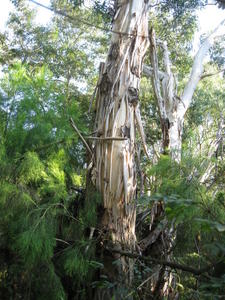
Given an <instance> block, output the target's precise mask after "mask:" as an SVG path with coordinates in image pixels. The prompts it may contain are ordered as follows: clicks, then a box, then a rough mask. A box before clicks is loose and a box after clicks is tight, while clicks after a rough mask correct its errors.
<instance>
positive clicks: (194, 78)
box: [179, 19, 225, 115]
mask: <svg viewBox="0 0 225 300" xmlns="http://www.w3.org/2000/svg"><path fill="white" fill-rule="evenodd" d="M224 22H225V19H224V20H223V21H222V22H221V23H220V24H219V25H218V26H217V27H216V28H215V29H214V30H213V32H212V33H211V34H210V35H209V36H208V37H207V38H206V39H205V41H204V42H203V44H202V45H201V47H200V48H199V50H198V52H197V54H196V56H195V58H194V63H193V66H192V70H191V74H190V78H189V81H188V83H187V85H186V86H185V89H184V92H183V95H182V97H181V98H182V101H183V103H184V104H185V107H183V106H181V105H180V106H179V110H180V113H181V114H182V115H184V114H185V113H186V111H187V109H188V107H189V106H190V103H191V99H192V96H193V94H194V91H195V89H196V87H197V84H198V82H199V80H200V79H201V75H202V73H203V62H204V59H205V57H206V55H207V54H208V52H209V49H210V48H211V46H212V45H213V42H214V38H215V34H216V32H217V30H218V29H219V28H220V26H221V25H223V23H224Z"/></svg>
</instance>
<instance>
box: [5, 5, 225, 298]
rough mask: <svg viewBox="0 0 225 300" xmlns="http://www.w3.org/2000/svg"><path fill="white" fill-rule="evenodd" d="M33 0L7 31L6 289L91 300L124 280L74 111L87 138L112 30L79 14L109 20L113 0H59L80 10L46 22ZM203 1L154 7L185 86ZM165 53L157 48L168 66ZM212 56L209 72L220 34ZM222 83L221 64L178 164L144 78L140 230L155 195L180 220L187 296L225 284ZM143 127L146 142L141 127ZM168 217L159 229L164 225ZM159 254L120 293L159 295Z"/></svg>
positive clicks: (196, 107)
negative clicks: (117, 271)
mask: <svg viewBox="0 0 225 300" xmlns="http://www.w3.org/2000/svg"><path fill="white" fill-rule="evenodd" d="M190 3H191V4H190ZM25 4H26V3H25V2H24V3H23V1H22V2H21V1H19V2H17V9H16V13H14V14H12V15H11V17H10V19H9V24H8V28H9V29H10V30H11V33H10V34H7V33H2V34H1V38H0V41H1V44H0V45H1V46H0V58H1V65H2V75H1V82H0V118H1V122H0V185H1V187H0V190H1V192H0V207H1V208H0V214H1V218H0V233H1V241H0V251H1V259H0V261H1V263H0V282H1V285H0V295H1V299H9V298H13V299H19V298H21V297H22V298H24V299H45V298H47V297H48V298H49V299H82V298H83V299H91V298H92V297H93V294H94V290H99V289H104V290H107V289H112V287H113V286H118V281H117V280H112V278H110V277H109V276H108V277H107V274H104V275H103V272H102V269H103V270H104V268H105V266H104V263H105V262H104V258H101V256H99V255H98V253H99V252H101V244H99V240H100V239H99V233H101V231H99V230H100V228H99V227H98V224H99V220H98V216H99V215H100V214H101V211H100V206H101V205H100V204H101V198H100V197H99V195H98V193H93V194H91V195H89V197H88V198H86V200H84V199H85V197H84V194H85V188H86V183H85V174H86V168H87V166H86V165H85V163H86V151H85V148H84V145H83V144H82V141H81V140H80V139H79V138H78V136H77V134H76V133H75V132H74V131H73V128H72V127H71V126H70V122H69V119H70V118H71V117H72V118H73V120H74V122H75V124H76V126H77V127H78V128H79V131H80V132H81V134H82V135H83V137H84V138H87V136H88V137H90V135H91V132H92V128H93V114H94V111H93V109H92V111H91V113H88V109H89V106H90V102H91V101H90V100H91V98H92V94H93V91H94V88H95V86H96V84H97V77H98V66H99V62H100V61H102V60H103V59H104V54H105V53H107V47H108V45H109V36H110V32H104V33H103V32H102V31H101V30H100V29H93V27H90V26H88V25H87V24H85V23H82V22H78V21H76V20H78V17H79V18H81V19H85V20H88V21H89V22H91V23H93V24H95V27H96V26H97V27H106V28H108V29H109V28H110V21H109V20H110V15H113V14H114V12H113V10H112V8H113V7H112V5H111V3H110V2H105V3H103V4H102V3H100V2H99V3H96V6H95V10H92V8H91V7H84V6H81V7H78V6H76V5H74V3H73V2H72V5H71V4H68V3H66V4H65V3H64V2H63V1H54V2H53V4H52V5H53V7H54V8H56V9H57V10H64V12H65V11H66V13H67V14H69V15H71V16H72V18H73V19H74V20H75V21H74V22H72V23H71V21H68V19H66V18H65V17H62V16H59V15H55V17H54V19H53V20H52V22H51V24H49V25H48V26H47V27H44V26H39V25H35V23H34V21H33V18H34V13H33V12H32V11H30V10H29V9H28V8H27V6H26V5H25ZM75 4H77V3H75ZM153 4H154V3H153ZM190 5H192V6H190ZM197 5H199V1H196V2H195V1H193V2H192V1H188V3H187V2H185V3H181V4H180V2H177V1H175V2H173V1H169V2H168V1H167V3H166V4H163V3H162V4H160V5H158V6H156V7H155V8H152V9H151V10H150V16H151V17H150V20H151V25H153V26H154V28H155V31H156V34H157V36H158V37H159V38H160V39H162V40H165V39H166V40H167V44H168V49H169V51H170V53H171V55H170V57H171V62H172V65H173V70H172V71H173V72H174V73H177V74H178V78H179V81H180V83H181V85H180V86H181V88H183V86H184V82H185V77H186V76H187V74H188V73H189V71H190V68H191V65H192V62H193V59H192V57H191V55H190V52H189V50H190V45H191V40H192V37H193V33H194V32H195V30H196V28H197V25H196V18H195V16H193V12H194V10H193V8H194V7H196V6H197ZM74 7H75V8H74ZM218 42H219V40H218ZM148 57H149V55H146V63H147V64H148ZM161 57H162V53H161V52H159V54H158V60H159V67H161V66H162V64H161ZM211 57H212V60H211V61H210V62H208V63H207V64H206V66H205V67H206V69H207V73H216V72H217V71H218V70H219V69H218V68H220V69H223V68H224V66H223V63H224V62H223V51H222V43H216V44H215V47H214V48H212V50H211ZM81 83H82V84H81ZM224 90H225V89H224V77H223V76H222V75H221V74H217V75H215V76H208V77H205V78H204V79H203V80H201V81H200V83H199V85H198V87H197V89H196V92H195V94H194V95H193V101H192V103H191V105H190V108H189V110H188V112H187V114H186V118H185V121H184V132H183V146H182V151H183V155H182V160H181V163H180V164H179V165H178V164H176V163H174V162H173V161H171V160H170V158H169V157H168V156H165V155H160V150H161V148H160V145H161V139H162V134H161V130H160V118H159V114H158V108H157V105H156V103H155V99H154V93H153V89H152V87H151V85H150V84H149V81H147V80H146V79H145V78H142V82H141V87H140V94H139V99H140V109H141V114H142V120H143V125H144V129H145V133H146V141H147V145H148V154H149V156H150V158H151V159H147V157H146V156H145V155H143V150H140V151H139V154H140V155H139V171H138V176H137V188H138V189H137V193H136V202H137V208H138V215H137V222H136V233H137V241H138V243H139V244H138V246H139V247H140V245H141V240H142V239H143V238H144V237H146V232H147V233H148V232H149V224H151V208H152V204H153V201H155V200H160V201H161V202H162V203H163V205H164V206H165V212H166V216H167V219H168V220H169V222H171V223H173V222H176V226H177V238H176V242H175V243H174V245H173V253H174V254H173V260H172V262H174V263H176V264H177V266H176V267H175V266H174V267H173V268H172V270H173V273H174V276H175V277H176V280H177V283H178V284H177V287H176V289H177V290H179V295H180V296H179V297H180V299H221V298H222V297H223V295H224V230H225V228H224V201H225V200H224V176H223V174H224V159H223V152H224V150H223V134H224V133H223V130H224V124H223V119H224ZM92 108H94V102H93V105H92ZM136 136H137V137H136V138H137V142H136V147H137V148H138V146H139V144H141V135H140V134H138V133H137V135H136ZM87 141H88V139H87ZM159 156H160V158H159ZM136 157H137V155H136ZM140 179H141V180H142V188H141V189H142V192H141V193H140V192H139V187H140V186H141V185H140V183H141V180H140ZM159 219H160V218H159ZM174 220H175V221H174ZM160 221H161V220H159V223H158V224H154V226H155V228H152V229H157V226H159V227H160V226H162V223H160ZM156 231H157V230H156ZM156 231H155V232H156ZM161 238H162V239H163V236H161ZM150 248H151V246H150ZM155 251H157V248H156V249H155ZM137 253H138V251H137V249H136V250H135V254H137ZM147 254H148V253H143V254H142V255H143V256H145V255H147ZM109 255H111V252H109ZM123 257H124V256H123ZM150 258H153V257H152V256H151V257H150ZM120 263H121V260H116V259H115V260H114V262H113V264H114V265H119V264H120ZM158 263H159V265H160V267H161V266H162V265H161V264H160V262H158ZM161 263H162V262H161ZM156 264H157V263H156V262H154V261H153V260H150V261H144V260H142V259H141V257H138V259H137V260H136V261H135V265H134V280H133V284H132V286H131V287H130V288H129V289H128V290H125V291H121V294H122V293H124V294H126V295H130V296H131V295H132V296H133V297H134V298H137V299H143V295H146V298H150V297H151V296H152V291H151V288H150V287H149V285H148V283H149V280H148V279H149V278H150V277H151V276H152V275H153V273H154V268H155V265H156ZM184 265H188V266H192V267H193V268H194V269H196V270H199V269H201V268H204V267H207V266H208V269H207V272H204V273H202V274H201V275H196V274H194V273H191V272H189V273H187V272H184V271H183V269H182V266H184ZM130 296H129V297H130Z"/></svg>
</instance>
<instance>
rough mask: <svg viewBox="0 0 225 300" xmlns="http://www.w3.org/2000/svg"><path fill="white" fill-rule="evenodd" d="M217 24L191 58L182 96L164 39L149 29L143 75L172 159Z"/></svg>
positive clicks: (178, 148) (176, 154)
mask: <svg viewBox="0 0 225 300" xmlns="http://www.w3.org/2000/svg"><path fill="white" fill-rule="evenodd" d="M224 21H225V20H223V21H222V22H221V23H220V24H219V26H217V27H216V28H215V30H214V31H213V32H212V33H211V34H210V35H209V36H208V37H207V38H206V39H205V40H204V42H203V43H202V45H201V47H200V48H199V50H198V52H197V54H196V56H195V58H194V62H193V66H192V70H191V73H190V77H189V80H188V82H187V84H186V86H185V88H184V91H183V93H182V95H181V96H178V95H177V81H176V77H175V75H174V74H173V73H172V71H171V61H170V55H169V51H168V48H167V44H166V42H165V41H163V42H162V41H157V40H156V38H155V33H154V30H153V29H151V31H150V60H151V67H147V66H145V67H144V73H145V75H146V76H148V77H151V79H152V84H153V89H154V93H155V97H156V100H157V105H158V108H159V113H160V120H161V128H162V134H163V148H164V152H168V151H169V153H170V155H171V157H172V159H173V160H175V161H177V162H178V163H179V162H180V160H181V146H182V133H183V123H184V116H185V114H186V112H187V110H188V108H189V107H190V104H191V101H192V97H193V94H194V91H195V89H196V87H197V84H198V82H199V80H201V79H202V73H203V63H204V59H205V57H206V56H207V54H208V52H209V49H210V47H211V46H212V45H213V42H214V39H215V36H216V33H217V31H218V29H219V28H220V26H221V25H223V23H224ZM157 46H159V47H160V48H161V49H162V52H163V66H164V70H163V71H159V67H158V58H157Z"/></svg>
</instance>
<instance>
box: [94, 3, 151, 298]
mask: <svg viewBox="0 0 225 300" xmlns="http://www.w3.org/2000/svg"><path fill="white" fill-rule="evenodd" d="M147 2H148V1H146V0H133V1H131V0H130V1H117V4H116V9H115V16H114V20H113V28H112V32H113V33H112V39H111V46H110V49H109V53H108V57H107V61H106V63H105V64H101V71H100V78H99V83H98V91H97V96H96V121H95V126H96V128H95V130H96V131H97V134H96V140H95V144H94V168H93V172H92V181H93V183H94V185H95V186H96V188H97V190H98V191H99V192H100V194H101V195H102V199H103V207H104V213H103V216H102V220H101V226H102V228H103V230H104V232H106V235H105V236H104V243H110V242H107V240H110V241H111V244H110V245H111V246H112V247H115V248H116V249H128V250H131V251H132V250H134V249H135V245H136V235H135V222H136V205H135V200H134V195H135V190H136V170H135V130H136V126H135V125H136V123H137V125H138V129H139V130H140V131H141V130H142V127H141V121H140V111H139V84H140V78H141V72H142V62H143V58H144V55H145V52H146V49H147V47H148V13H147V12H148V4H147ZM115 258H117V257H116V256H115V255H113V257H111V258H109V260H108V261H107V262H106V263H105V268H106V269H108V270H107V271H106V272H107V275H108V276H109V277H110V279H111V280H115V281H116V280H117V279H118V278H117V276H118V274H115V270H113V267H112V261H113V260H115ZM120 263H121V267H120V270H119V271H120V273H121V274H123V275H122V281H123V283H125V284H126V285H128V284H129V283H131V281H132V274H133V262H132V260H131V259H125V258H121V259H120ZM117 271H118V270H117ZM107 297H109V296H106V294H105V295H104V299H107ZM121 297H122V296H121ZM110 299H111V298H110ZM117 299H119V298H117Z"/></svg>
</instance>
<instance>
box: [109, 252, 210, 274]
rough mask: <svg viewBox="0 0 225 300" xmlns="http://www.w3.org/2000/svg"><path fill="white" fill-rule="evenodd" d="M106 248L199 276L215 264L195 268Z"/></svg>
mask: <svg viewBox="0 0 225 300" xmlns="http://www.w3.org/2000/svg"><path fill="white" fill-rule="evenodd" d="M105 249H106V250H107V251H109V252H113V253H118V254H121V255H123V256H127V257H130V258H138V259H140V260H142V261H146V262H151V263H155V264H157V265H162V266H165V267H170V268H172V269H178V270H181V271H184V272H189V273H192V274H194V275H197V276H199V275H201V274H203V273H206V272H207V271H209V270H211V269H212V268H213V266H214V264H213V265H211V266H207V267H205V268H201V269H195V268H193V267H190V266H187V265H181V264H179V263H176V262H172V261H166V260H161V259H156V258H152V257H149V256H142V255H140V254H138V253H134V252H128V251H122V250H118V249H115V248H114V249H112V248H109V247H105Z"/></svg>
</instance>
